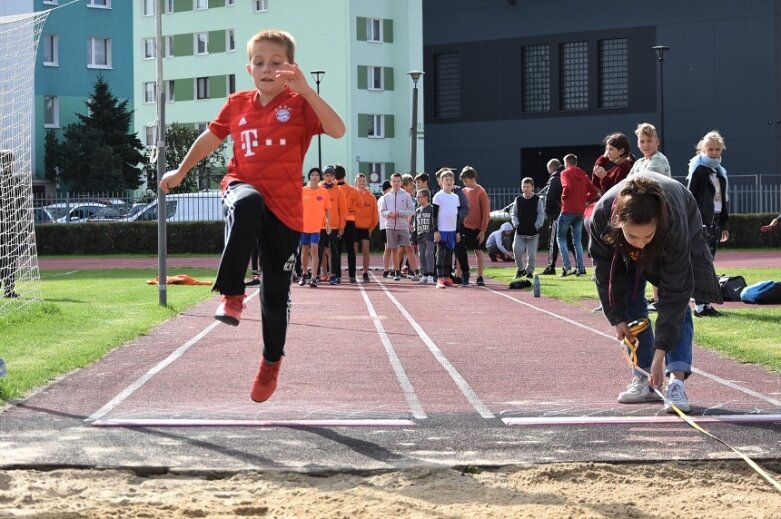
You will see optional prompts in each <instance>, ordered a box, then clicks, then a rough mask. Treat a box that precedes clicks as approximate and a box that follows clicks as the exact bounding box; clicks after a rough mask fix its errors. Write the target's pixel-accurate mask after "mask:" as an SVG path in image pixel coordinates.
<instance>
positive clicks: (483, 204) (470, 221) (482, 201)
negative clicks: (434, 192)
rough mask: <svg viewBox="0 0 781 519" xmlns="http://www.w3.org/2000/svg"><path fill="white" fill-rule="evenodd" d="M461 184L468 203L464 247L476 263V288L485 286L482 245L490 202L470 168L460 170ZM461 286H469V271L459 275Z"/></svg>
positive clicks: (473, 170) (475, 173) (488, 217)
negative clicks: (471, 254)
mask: <svg viewBox="0 0 781 519" xmlns="http://www.w3.org/2000/svg"><path fill="white" fill-rule="evenodd" d="M460 178H461V182H463V183H464V194H465V195H466V199H467V201H468V203H469V214H468V215H467V216H466V218H464V236H463V237H462V238H463V241H464V247H465V248H466V250H467V252H468V251H470V250H473V251H475V260H476V261H477V280H476V282H477V286H481V287H483V286H485V281H484V280H483V269H484V268H485V259H484V258H483V245H484V244H485V238H486V236H485V232H486V230H488V223H489V222H490V221H491V200H490V199H489V198H488V193H486V192H485V189H483V186H481V185H480V184H478V183H477V172H476V171H475V168H473V167H472V166H464V169H462V170H461V175H460ZM461 286H469V271H466V272H463V273H462V274H461Z"/></svg>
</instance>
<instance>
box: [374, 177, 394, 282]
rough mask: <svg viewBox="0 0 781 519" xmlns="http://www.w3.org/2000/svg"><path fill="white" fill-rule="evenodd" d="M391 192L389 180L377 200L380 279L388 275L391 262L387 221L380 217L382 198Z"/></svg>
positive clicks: (383, 184) (383, 185) (391, 255)
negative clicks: (380, 257)
mask: <svg viewBox="0 0 781 519" xmlns="http://www.w3.org/2000/svg"><path fill="white" fill-rule="evenodd" d="M390 190H391V183H390V180H386V181H385V182H383V183H382V196H380V197H379V198H378V199H377V215H378V221H379V225H380V237H381V238H382V246H383V250H382V277H384V278H386V277H388V275H390V272H391V270H390V266H391V262H392V261H393V251H392V250H391V249H390V247H388V221H387V220H386V219H385V217H384V216H383V215H382V207H381V206H382V197H383V196H385V195H386V194H387V193H388V192H389V191H390Z"/></svg>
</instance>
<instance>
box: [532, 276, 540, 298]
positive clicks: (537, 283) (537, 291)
mask: <svg viewBox="0 0 781 519" xmlns="http://www.w3.org/2000/svg"><path fill="white" fill-rule="evenodd" d="M533 287H534V288H533V289H532V290H533V291H534V297H540V275H539V274H535V275H534V284H533Z"/></svg>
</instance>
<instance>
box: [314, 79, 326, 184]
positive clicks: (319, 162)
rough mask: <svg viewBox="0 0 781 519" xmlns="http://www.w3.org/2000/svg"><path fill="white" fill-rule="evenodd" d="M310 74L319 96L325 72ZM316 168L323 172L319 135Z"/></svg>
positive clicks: (318, 137) (318, 136)
mask: <svg viewBox="0 0 781 519" xmlns="http://www.w3.org/2000/svg"><path fill="white" fill-rule="evenodd" d="M310 74H312V77H313V78H314V80H315V85H316V86H317V95H320V78H321V77H323V76H325V70H313V71H312V72H310ZM317 167H318V168H320V171H323V148H322V145H321V143H320V134H319V133H318V134H317Z"/></svg>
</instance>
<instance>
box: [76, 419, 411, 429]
mask: <svg viewBox="0 0 781 519" xmlns="http://www.w3.org/2000/svg"><path fill="white" fill-rule="evenodd" d="M90 425H92V426H93V427H410V426H414V425H415V422H413V421H412V420H404V419H391V418H387V419H385V418H377V419H355V420H229V419H211V420H210V419H201V418H104V419H100V420H95V421H94V422H92V423H91V424H90Z"/></svg>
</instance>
